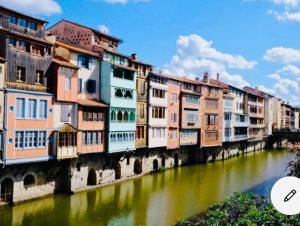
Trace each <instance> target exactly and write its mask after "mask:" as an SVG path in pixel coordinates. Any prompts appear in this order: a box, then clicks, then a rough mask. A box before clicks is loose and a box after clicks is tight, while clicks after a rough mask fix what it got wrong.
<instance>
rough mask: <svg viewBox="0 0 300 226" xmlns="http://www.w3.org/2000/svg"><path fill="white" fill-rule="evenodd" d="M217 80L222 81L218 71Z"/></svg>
mask: <svg viewBox="0 0 300 226" xmlns="http://www.w3.org/2000/svg"><path fill="white" fill-rule="evenodd" d="M217 81H220V74H219V73H217Z"/></svg>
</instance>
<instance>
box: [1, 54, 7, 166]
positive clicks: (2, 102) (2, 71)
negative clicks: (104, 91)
mask: <svg viewBox="0 0 300 226" xmlns="http://www.w3.org/2000/svg"><path fill="white" fill-rule="evenodd" d="M5 72H6V60H5V59H4V58H2V57H0V87H1V91H0V164H1V163H3V157H4V156H3V154H4V152H3V151H4V150H3V132H4V131H3V119H4V114H3V109H4V91H3V90H2V89H3V88H4V78H5Z"/></svg>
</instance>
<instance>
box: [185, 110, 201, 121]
mask: <svg viewBox="0 0 300 226" xmlns="http://www.w3.org/2000/svg"><path fill="white" fill-rule="evenodd" d="M185 121H186V122H187V123H197V122H198V111H185Z"/></svg>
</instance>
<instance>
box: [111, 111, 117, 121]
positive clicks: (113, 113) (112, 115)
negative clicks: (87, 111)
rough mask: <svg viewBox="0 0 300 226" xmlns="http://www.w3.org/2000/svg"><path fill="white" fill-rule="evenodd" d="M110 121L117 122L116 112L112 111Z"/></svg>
mask: <svg viewBox="0 0 300 226" xmlns="http://www.w3.org/2000/svg"><path fill="white" fill-rule="evenodd" d="M110 120H111V121H116V112H115V111H111V113H110Z"/></svg>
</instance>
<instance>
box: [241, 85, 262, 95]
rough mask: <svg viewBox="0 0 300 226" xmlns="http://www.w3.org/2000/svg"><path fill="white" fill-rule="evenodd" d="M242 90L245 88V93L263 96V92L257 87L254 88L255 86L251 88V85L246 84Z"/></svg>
mask: <svg viewBox="0 0 300 226" xmlns="http://www.w3.org/2000/svg"><path fill="white" fill-rule="evenodd" d="M244 90H245V91H246V92H247V93H250V94H252V95H255V96H259V97H262V98H264V94H263V93H262V92H261V91H260V90H258V89H256V88H251V87H249V86H246V87H244Z"/></svg>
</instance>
